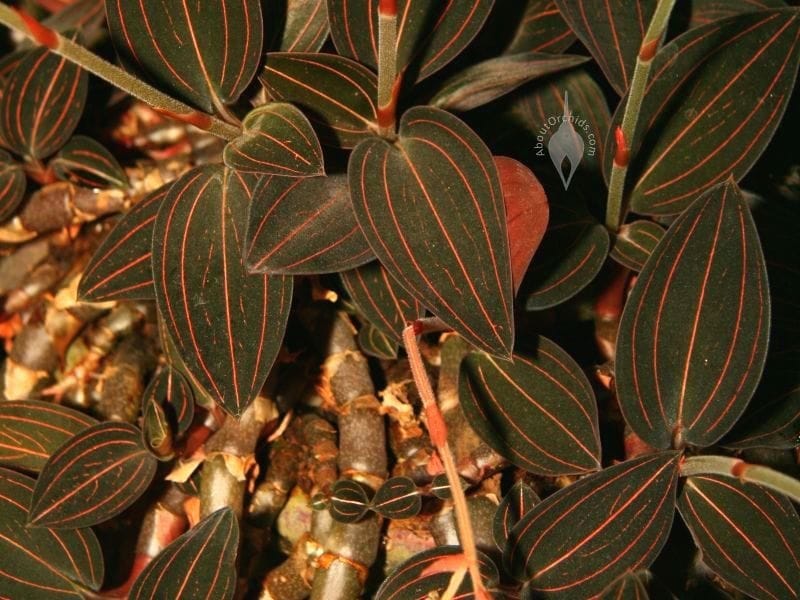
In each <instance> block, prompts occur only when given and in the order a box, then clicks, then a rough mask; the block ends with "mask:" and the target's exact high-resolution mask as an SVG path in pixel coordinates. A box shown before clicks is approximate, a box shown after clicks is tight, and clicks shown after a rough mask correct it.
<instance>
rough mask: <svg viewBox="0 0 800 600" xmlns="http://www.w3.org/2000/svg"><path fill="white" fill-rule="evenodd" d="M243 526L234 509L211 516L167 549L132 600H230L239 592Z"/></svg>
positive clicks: (136, 587)
mask: <svg viewBox="0 0 800 600" xmlns="http://www.w3.org/2000/svg"><path fill="white" fill-rule="evenodd" d="M238 550H239V524H238V521H237V519H236V515H235V514H234V513H233V510H232V509H231V508H227V507H226V508H221V509H219V510H218V511H216V512H213V513H211V514H210V515H208V516H207V517H206V518H205V519H203V520H202V521H200V522H199V523H198V524H197V525H195V526H194V527H192V528H191V529H190V530H189V531H187V532H186V533H184V534H183V535H181V536H180V537H178V538H177V539H176V540H175V541H173V542H172V543H171V544H170V545H169V546H167V547H166V548H165V549H164V550H163V551H162V552H161V553H160V554H159V555H158V556H157V557H156V558H155V559H154V560H153V561H152V562H151V563H150V564H148V565H147V566H146V567H145V568H144V570H143V571H142V573H141V574H140V575H139V577H138V579H137V580H136V582H135V583H134V584H133V587H132V588H131V591H130V594H129V595H128V598H130V600H154V599H156V598H170V599H171V600H172V599H174V600H194V599H195V598H198V597H199V596H202V597H205V598H215V599H216V598H219V600H230V599H231V598H233V594H234V592H235V591H236V554H237V553H238Z"/></svg>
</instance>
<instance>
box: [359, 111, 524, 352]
mask: <svg viewBox="0 0 800 600" xmlns="http://www.w3.org/2000/svg"><path fill="white" fill-rule="evenodd" d="M348 174H349V177H350V193H351V195H352V197H353V205H354V207H355V213H356V218H357V219H358V222H359V224H360V225H361V229H362V230H363V231H364V235H365V236H366V237H367V240H368V241H369V243H370V245H371V246H372V249H373V251H374V252H375V254H376V255H377V256H378V258H379V259H380V261H381V263H382V264H383V265H384V267H386V269H387V271H388V272H389V273H390V274H391V275H392V276H393V277H394V278H395V279H397V280H398V281H399V282H400V283H401V285H403V286H404V287H405V288H406V289H407V290H408V291H410V292H412V293H413V295H414V296H415V297H416V298H417V299H418V300H420V301H421V302H422V303H423V304H424V305H425V306H427V307H428V308H429V309H430V310H431V311H432V312H433V313H434V314H435V315H436V316H438V317H439V318H441V319H442V320H443V321H444V322H445V323H447V324H448V325H449V326H451V327H453V328H454V329H455V330H456V331H457V332H458V333H460V334H461V335H462V336H463V337H464V338H465V339H467V340H468V341H470V342H471V343H472V344H475V345H476V346H478V347H479V348H481V349H483V350H486V351H488V352H492V353H495V354H499V355H504V356H508V355H509V354H510V352H511V348H512V346H513V341H514V323H513V319H512V315H511V304H512V298H513V286H512V279H511V262H510V256H509V245H508V234H507V231H506V223H505V214H504V213H505V210H504V205H503V196H502V189H501V187H500V182H499V178H498V176H497V168H496V167H495V164H494V161H493V159H492V156H491V155H490V154H489V150H488V148H487V147H486V146H485V145H484V143H483V141H481V139H480V138H479V137H478V136H477V135H476V134H475V133H474V132H473V131H472V130H471V129H469V127H467V126H466V125H465V124H464V123H463V122H462V121H460V120H459V119H458V118H456V117H455V116H453V115H451V114H449V113H447V112H445V111H442V110H440V109H436V108H433V107H423V106H417V107H414V108H412V109H410V110H408V111H407V112H406V113H405V114H404V115H403V117H402V119H401V122H400V132H399V139H398V141H397V142H395V143H394V144H389V143H388V142H386V141H385V140H382V139H378V138H373V139H369V140H365V141H364V142H362V143H361V144H359V146H358V147H357V148H356V149H355V151H354V152H353V153H352V154H351V155H350V163H349V167H348Z"/></svg>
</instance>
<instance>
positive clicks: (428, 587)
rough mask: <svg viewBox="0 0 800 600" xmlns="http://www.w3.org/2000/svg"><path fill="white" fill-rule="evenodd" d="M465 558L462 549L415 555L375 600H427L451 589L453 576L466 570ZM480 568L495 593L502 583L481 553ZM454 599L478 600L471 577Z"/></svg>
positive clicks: (439, 549)
mask: <svg viewBox="0 0 800 600" xmlns="http://www.w3.org/2000/svg"><path fill="white" fill-rule="evenodd" d="M464 565H465V563H464V555H463V553H462V551H461V548H460V547H459V546H438V547H436V548H431V549H430V550H425V551H423V552H419V553H418V554H415V555H414V556H412V557H411V558H409V559H408V560H406V561H405V562H403V563H402V564H400V565H399V566H398V567H396V568H395V569H394V571H392V572H391V573H390V574H389V576H388V577H387V578H386V579H384V581H383V583H382V584H381V587H380V589H378V593H377V594H376V595H375V600H425V599H426V598H431V597H437V596H439V597H441V596H440V595H441V594H442V593H443V592H444V591H445V590H446V589H447V586H448V584H449V583H450V579H451V578H452V576H453V572H454V571H456V570H457V569H459V568H462V567H464ZM478 567H479V569H480V573H481V579H482V580H483V582H484V585H485V586H486V587H487V588H489V589H491V588H492V587H493V586H495V585H497V583H498V581H499V573H498V571H497V566H495V564H494V563H493V562H492V560H491V559H490V558H489V557H488V556H486V555H485V554H484V553H483V552H481V551H480V550H479V551H478ZM454 598H458V600H478V597H477V596H476V595H475V594H474V593H473V592H472V582H471V581H470V577H469V575H467V576H466V577H464V578H463V580H462V582H461V585H459V586H458V590H457V591H456V595H455V596H454Z"/></svg>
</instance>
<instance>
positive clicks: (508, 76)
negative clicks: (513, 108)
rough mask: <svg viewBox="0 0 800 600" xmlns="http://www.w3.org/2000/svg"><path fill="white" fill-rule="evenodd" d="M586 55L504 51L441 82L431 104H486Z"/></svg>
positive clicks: (463, 107)
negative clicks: (512, 52) (502, 53)
mask: <svg viewBox="0 0 800 600" xmlns="http://www.w3.org/2000/svg"><path fill="white" fill-rule="evenodd" d="M587 60H588V58H587V57H585V56H577V55H568V54H561V55H554V54H547V53H543V52H522V53H519V54H504V55H502V56H498V57H496V58H491V59H488V60H485V61H482V62H479V63H477V64H474V65H470V66H468V67H466V68H465V69H463V70H461V71H459V72H457V73H456V74H455V75H453V76H452V77H449V78H448V79H446V80H445V81H444V82H442V83H441V85H439V86H437V89H436V93H435V94H434V96H433V98H432V99H431V100H430V102H429V103H430V104H432V105H433V106H438V107H439V108H443V109H445V110H451V111H467V110H472V109H473V108H477V107H478V106H481V105H483V104H487V103H488V102H491V101H492V100H495V99H496V98H499V97H501V96H503V95H505V94H508V93H509V92H511V91H513V90H515V89H517V88H518V87H519V86H521V85H524V84H525V83H528V82H529V81H533V80H534V79H538V78H540V77H545V76H547V75H552V74H553V73H557V72H559V71H563V70H565V69H569V68H571V67H574V66H577V65H580V64H582V63H584V62H586V61H587Z"/></svg>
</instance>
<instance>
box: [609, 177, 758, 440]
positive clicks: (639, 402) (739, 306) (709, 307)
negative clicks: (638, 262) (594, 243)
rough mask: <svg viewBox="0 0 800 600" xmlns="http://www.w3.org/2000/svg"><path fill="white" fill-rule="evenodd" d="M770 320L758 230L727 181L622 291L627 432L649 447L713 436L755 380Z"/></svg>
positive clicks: (619, 354) (687, 214)
mask: <svg viewBox="0 0 800 600" xmlns="http://www.w3.org/2000/svg"><path fill="white" fill-rule="evenodd" d="M769 318H770V301H769V290H768V288H767V273H766V268H765V264H764V257H763V255H762V253H761V246H760V244H759V240H758V233H757V232H756V229H755V226H754V224H753V220H752V217H751V216H750V211H749V210H748V207H747V204H746V202H745V200H744V198H743V197H742V194H741V192H740V191H739V188H738V187H737V186H736V184H734V183H733V182H732V181H730V180H729V181H728V182H726V183H725V184H722V185H719V186H715V187H714V188H712V189H711V190H709V191H708V192H706V193H705V194H703V195H702V196H701V197H700V198H698V199H697V201H696V202H694V204H692V206H691V207H690V208H689V209H687V210H686V211H684V213H683V214H682V215H681V216H680V217H679V218H678V219H677V220H676V221H675V222H674V223H673V225H672V227H670V229H669V231H667V233H666V234H665V235H664V237H663V238H662V240H661V242H660V243H659V245H658V246H657V247H656V249H655V251H654V252H653V253H652V254H651V255H650V259H649V260H648V261H647V263H646V264H645V266H644V269H642V272H641V274H640V275H639V278H638V280H637V282H636V285H635V286H634V287H633V290H632V291H631V294H630V296H629V297H628V301H627V303H626V305H625V309H624V311H623V314H622V319H621V322H620V328H619V335H618V338H617V350H616V389H617V395H618V398H619V403H620V407H621V408H622V412H623V414H624V416H625V420H626V421H627V423H628V424H629V425H630V427H631V429H633V431H634V432H635V433H636V434H637V435H638V436H639V437H641V438H642V439H643V440H644V441H645V442H647V443H648V444H650V445H651V446H653V447H656V448H669V447H670V446H674V447H678V446H681V445H683V444H684V443H689V444H695V445H698V446H710V445H711V444H713V443H714V442H716V441H717V440H719V439H720V438H721V437H722V436H723V435H724V434H725V433H726V432H727V431H728V430H729V429H730V428H731V427H732V426H733V424H734V423H736V421H737V419H738V418H739V417H740V416H741V414H742V412H743V411H744V409H745V407H746V406H747V403H748V402H749V400H750V397H751V396H752V395H753V392H754V391H755V388H756V385H757V384H758V381H759V378H760V377H761V371H762V369H763V367H764V361H765V358H766V353H767V340H768V337H769V328H770V327H769V325H770V323H769Z"/></svg>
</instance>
